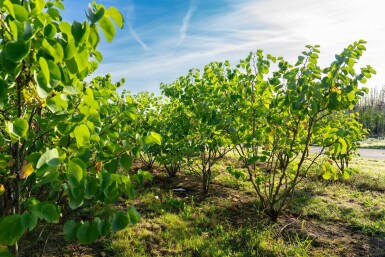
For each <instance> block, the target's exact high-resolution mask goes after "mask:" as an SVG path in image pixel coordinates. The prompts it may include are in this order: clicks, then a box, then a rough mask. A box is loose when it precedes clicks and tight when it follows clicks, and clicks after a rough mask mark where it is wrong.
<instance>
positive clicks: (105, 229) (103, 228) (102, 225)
mask: <svg viewBox="0 0 385 257" xmlns="http://www.w3.org/2000/svg"><path fill="white" fill-rule="evenodd" d="M98 230H99V234H100V235H101V236H107V235H108V234H109V233H110V231H111V223H110V222H109V221H105V220H102V221H100V222H99V224H98Z"/></svg>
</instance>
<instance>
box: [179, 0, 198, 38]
mask: <svg viewBox="0 0 385 257" xmlns="http://www.w3.org/2000/svg"><path fill="white" fill-rule="evenodd" d="M195 10H196V4H195V1H194V0H190V7H189V9H188V11H187V13H186V15H185V16H184V17H183V24H182V26H181V27H180V30H179V42H178V46H180V45H181V44H182V43H183V41H184V39H185V38H186V35H187V30H188V27H189V25H190V19H191V17H192V16H193V14H194V12H195Z"/></svg>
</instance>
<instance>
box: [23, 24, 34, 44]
mask: <svg viewBox="0 0 385 257" xmlns="http://www.w3.org/2000/svg"><path fill="white" fill-rule="evenodd" d="M33 32H34V29H33V27H32V25H31V23H29V22H25V23H24V33H23V36H22V39H23V41H28V40H30V39H31V38H32V36H33Z"/></svg>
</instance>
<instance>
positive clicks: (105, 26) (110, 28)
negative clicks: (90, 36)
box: [99, 17, 116, 42]
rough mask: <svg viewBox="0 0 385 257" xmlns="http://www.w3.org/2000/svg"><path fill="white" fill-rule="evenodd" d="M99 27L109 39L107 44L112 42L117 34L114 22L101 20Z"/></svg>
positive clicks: (105, 19) (104, 18) (106, 19)
mask: <svg viewBox="0 0 385 257" xmlns="http://www.w3.org/2000/svg"><path fill="white" fill-rule="evenodd" d="M99 25H100V28H101V29H102V31H103V33H104V36H105V37H106V39H107V42H111V41H112V39H113V38H114V36H115V32H116V31H115V27H114V24H113V23H112V21H111V20H110V19H108V18H107V17H103V18H101V19H100V20H99Z"/></svg>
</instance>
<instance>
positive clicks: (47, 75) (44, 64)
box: [39, 57, 50, 84]
mask: <svg viewBox="0 0 385 257" xmlns="http://www.w3.org/2000/svg"><path fill="white" fill-rule="evenodd" d="M39 64H40V69H41V71H42V72H43V75H44V78H45V83H46V84H48V83H49V81H50V72H49V67H48V63H47V61H46V59H45V58H44V57H40V58H39Z"/></svg>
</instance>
